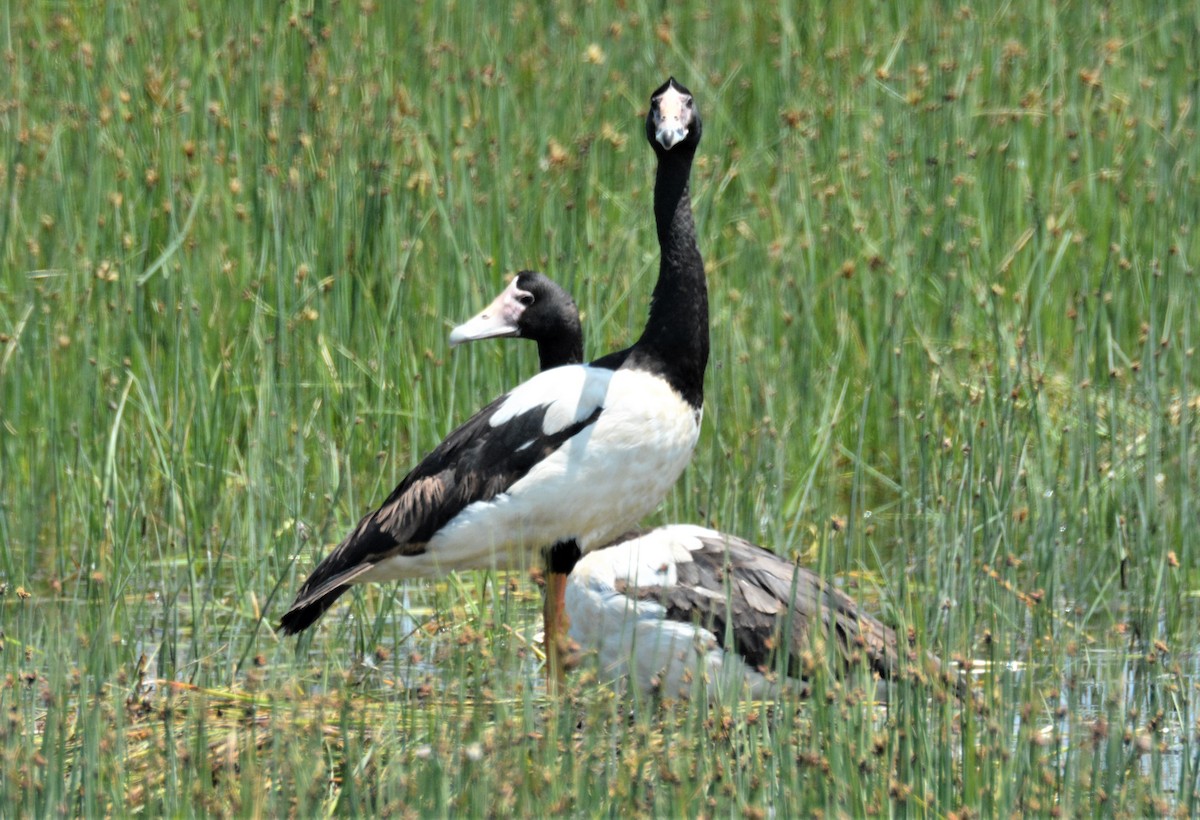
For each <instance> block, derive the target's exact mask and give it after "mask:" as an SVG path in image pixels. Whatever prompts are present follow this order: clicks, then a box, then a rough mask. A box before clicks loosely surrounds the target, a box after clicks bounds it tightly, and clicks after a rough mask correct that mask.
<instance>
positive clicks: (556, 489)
mask: <svg viewBox="0 0 1200 820" xmlns="http://www.w3.org/2000/svg"><path fill="white" fill-rule="evenodd" d="M700 135H701V122H700V115H699V111H698V109H697V107H696V105H695V102H694V99H693V97H692V95H691V93H690V92H689V91H688V90H687V89H686V88H684V87H683V86H681V85H680V84H679V83H677V82H675V80H674V78H672V79H669V80H668V81H667V82H666V83H664V84H663V85H662V86H661V87H660V88H658V89H657V90H656V91H655V92H654V94H653V95H652V96H651V99H650V110H649V112H648V113H647V115H646V137H647V140H648V142H649V143H650V145H651V147H652V148H653V149H654V153H655V156H656V158H657V171H656V177H655V184H654V217H655V224H656V227H657V232H658V240H659V249H660V257H661V258H660V264H659V274H658V281H657V283H656V285H655V287H654V292H653V296H652V301H651V305H650V311H649V317H648V319H647V322H646V327H645V329H644V331H643V332H642V335H641V337H640V338H639V339H638V340H637V341H636V342H635V343H634V344H633V345H632V346H631V347H629V348H627V349H625V350H622V351H619V352H616V353H613V354H610V355H608V356H605V357H603V358H601V359H599V360H597V361H596V362H593V363H592V364H590V365H581V364H576V365H571V366H568V367H558V368H554V369H552V370H547V371H544V372H542V373H539V374H538V375H537V376H534V377H533V378H532V379H530V380H528V381H526V382H524V383H523V384H521V385H520V386H518V387H517V388H515V389H513V390H512V391H510V392H508V393H506V394H504V395H502V396H500V397H499V398H497V399H496V400H494V401H493V402H492V403H491V404H489V405H487V406H486V407H484V408H483V409H482V410H480V411H479V412H478V413H476V414H475V415H474V416H472V417H471V418H470V419H468V420H467V421H466V422H465V423H464V424H462V425H461V426H460V427H458V428H457V429H456V430H454V431H453V432H452V433H450V435H449V436H448V437H447V438H446V439H445V441H443V442H442V443H441V444H439V445H438V446H437V447H436V448H434V450H433V451H432V452H431V453H430V454H429V455H428V456H426V457H425V458H424V459H423V460H422V461H421V462H420V463H419V464H417V466H416V467H415V468H413V470H412V471H411V472H410V473H409V474H408V475H407V476H405V477H404V478H403V479H402V480H401V482H400V484H399V485H398V486H397V487H396V489H395V490H393V491H392V493H391V495H389V496H388V497H387V498H386V499H385V500H384V501H383V503H382V504H381V505H380V506H379V507H378V508H377V509H375V510H374V511H372V512H370V513H368V514H367V515H365V516H363V518H362V519H361V520H360V521H359V522H358V524H357V525H356V526H355V527H354V529H353V530H351V532H350V534H349V535H347V536H346V538H345V539H344V540H343V541H342V542H341V543H340V544H338V546H337V547H336V548H334V550H333V551H332V552H331V553H330V554H329V555H328V556H326V557H325V559H324V560H322V561H321V562H320V563H319V564H318V565H317V567H316V568H315V569H314V570H313V571H312V573H311V574H310V575H309V576H308V578H307V579H306V580H305V581H304V583H303V585H302V586H301V588H300V590H299V592H298V593H297V594H296V598H295V600H294V601H293V602H292V605H291V607H290V608H289V609H288V611H287V612H286V613H285V614H284V615H283V618H282V620H281V622H280V629H281V630H282V631H283V632H284V633H288V634H292V633H297V632H300V631H302V630H304V629H306V628H308V627H309V626H311V625H312V624H313V623H314V622H315V621H316V620H317V619H318V618H319V617H320V616H321V615H322V614H323V613H324V612H325V611H326V610H327V609H328V608H329V607H330V606H331V605H332V604H333V602H334V601H335V600H336V599H337V598H338V597H339V596H340V595H341V594H342V593H344V592H345V591H346V590H347V589H349V588H350V586H351V585H353V584H360V583H367V582H381V581H391V580H395V579H400V578H410V577H426V576H435V575H440V574H443V573H445V572H448V571H450V570H460V569H482V568H514V567H521V566H524V565H526V564H528V563H529V562H530V559H531V557H532V556H535V555H537V554H538V553H541V555H542V556H543V557H544V559H545V560H546V562H547V564H548V565H549V566H550V568H551V569H554V568H555V567H556V566H558V565H560V564H561V565H564V566H569V565H570V564H571V563H573V562H574V560H575V559H576V558H577V557H578V556H579V555H581V554H583V553H586V552H587V551H588V550H591V549H594V548H596V547H597V546H600V545H602V544H604V543H606V542H608V541H610V540H612V538H613V537H615V536H616V535H618V534H619V533H621V532H623V531H625V530H626V529H627V528H628V527H629V526H631V525H633V524H635V523H636V522H637V521H638V520H639V519H640V518H641V517H642V516H644V515H646V514H647V513H649V512H651V511H652V510H653V509H654V508H655V507H656V506H658V504H659V502H660V501H662V499H663V497H664V496H665V495H666V493H667V492H668V490H670V488H671V486H672V485H673V484H674V483H675V480H676V479H677V478H678V477H679V474H680V473H681V472H683V469H684V468H685V467H686V466H687V464H688V462H689V461H690V460H691V457H692V452H693V450H694V449H695V446H696V440H697V438H698V437H699V434H700V419H701V414H702V407H703V399H704V372H705V368H706V367H707V364H708V349H709V345H708V291H707V285H706V282H705V277H704V262H703V260H702V258H701V256H700V249H699V247H698V246H697V244H696V232H695V225H694V223H693V219H692V207H691V199H690V196H689V180H690V176H691V169H692V162H693V159H694V157H695V154H696V148H697V146H698V145H699V142H700Z"/></svg>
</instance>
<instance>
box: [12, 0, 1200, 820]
mask: <svg viewBox="0 0 1200 820" xmlns="http://www.w3.org/2000/svg"><path fill="white" fill-rule="evenodd" d="M706 5H707V6H708V10H705V11H699V10H683V9H676V8H666V7H664V5H660V4H647V3H641V2H621V3H617V4H615V5H609V4H606V3H593V4H575V3H557V2H545V3H530V2H518V3H514V4H509V7H508V8H507V9H504V10H503V11H500V10H493V9H492V8H491V7H490V5H489V4H477V3H453V2H451V3H435V2H425V3H395V4H393V3H386V2H377V3H376V2H354V3H347V2H342V3H338V2H318V3H315V4H311V5H310V4H308V3H303V2H297V3H290V2H289V3H279V2H257V3H248V4H245V5H242V4H236V5H235V4H228V5H225V4H220V3H184V2H163V3H152V2H129V3H101V2H62V3H51V2H37V3H20V2H14V1H13V0H8V1H7V2H4V3H3V4H2V7H3V15H2V16H0V52H2V56H3V61H4V67H3V70H0V396H2V405H0V589H2V591H3V594H2V596H0V633H2V634H0V806H3V807H5V808H3V809H0V814H7V813H9V812H13V813H16V814H27V815H42V814H51V813H54V814H58V813H63V814H103V813H112V814H125V813H132V812H147V813H153V814H159V813H168V814H175V815H181V814H190V813H192V812H197V813H200V812H205V813H207V812H215V813H219V814H238V815H241V814H251V815H252V814H264V815H279V814H287V813H293V814H298V815H310V814H315V813H328V812H347V813H349V812H356V811H359V812H366V811H371V812H375V811H383V810H389V811H399V810H405V811H408V812H411V813H441V812H450V811H459V812H463V813H468V814H476V813H484V812H488V811H494V812H497V813H501V812H508V811H517V810H519V811H524V812H530V811H555V812H578V813H583V814H590V815H604V814H610V813H612V814H615V813H617V812H624V811H633V812H640V813H646V814H650V813H675V814H687V815H694V814H698V813H702V814H728V813H731V812H745V813H747V814H749V815H750V816H755V815H757V816H763V815H764V814H767V813H772V812H775V813H779V814H780V815H784V816H785V815H786V814H788V813H792V812H799V811H804V812H809V811H813V810H816V809H823V810H825V811H828V812H832V813H838V814H841V813H845V814H848V815H859V814H864V813H869V812H881V813H893V812H899V813H906V814H907V813H912V814H918V815H920V814H926V813H928V814H931V815H936V816H940V815H947V814H950V813H951V812H955V813H960V814H969V813H984V814H993V813H994V814H1007V813H1010V812H1034V813H1058V812H1061V813H1065V814H1077V813H1084V814H1087V813H1093V812H1095V813H1106V812H1109V811H1120V812H1124V813H1130V814H1147V813H1153V812H1161V811H1168V810H1178V811H1183V812H1188V811H1196V810H1197V808H1198V806H1197V799H1198V798H1197V771H1198V768H1200V743H1198V741H1197V731H1198V725H1197V714H1196V711H1195V698H1196V694H1197V693H1196V684H1197V681H1198V678H1197V664H1196V652H1197V649H1198V648H1200V647H1198V641H1200V629H1198V627H1197V612H1196V609H1197V606H1196V595H1197V590H1198V589H1200V541H1198V533H1200V526H1198V525H1200V511H1198V504H1197V499H1196V487H1197V486H1198V485H1197V478H1198V476H1197V471H1198V469H1197V463H1198V461H1200V449H1198V447H1197V444H1198V435H1197V414H1198V408H1200V405H1198V401H1197V396H1198V393H1197V389H1198V387H1200V379H1198V375H1200V366H1198V364H1197V357H1196V355H1195V347H1196V344H1197V342H1198V341H1200V339H1198V338H1197V337H1198V336H1200V331H1198V330H1197V315H1198V310H1200V288H1198V287H1197V277H1196V273H1195V268H1196V265H1197V263H1198V260H1200V239H1198V234H1197V232H1196V218H1197V214H1200V192H1198V185H1197V183H1198V181H1200V180H1198V174H1200V170H1198V165H1200V147H1198V145H1197V133H1196V131H1197V118H1198V116H1200V80H1198V79H1197V78H1200V65H1198V62H1200V7H1197V6H1196V5H1195V4H1194V3H1187V2H1178V3H1165V4H1161V8H1154V9H1152V10H1151V9H1150V8H1149V7H1148V6H1147V7H1145V9H1146V10H1143V6H1142V4H1135V3H1112V4H1085V3H1073V2H1061V3H1052V2H1030V3H1020V4H1009V3H1003V4H993V3H983V4H969V5H963V6H958V5H955V4H938V3H917V4H892V3H849V4H841V7H839V10H836V11H824V10H822V7H823V6H824V5H825V4H810V7H801V6H799V5H797V6H792V5H790V4H780V5H778V6H774V7H771V6H767V5H764V4H762V3H753V2H743V1H742V0H715V2H712V3H709V4H706ZM497 8H499V6H498V7H497ZM669 74H674V75H675V76H676V77H678V78H679V79H680V80H681V81H683V82H684V83H685V84H687V85H689V86H690V87H691V88H692V90H693V91H694V92H695V93H696V95H697V98H698V102H699V106H700V108H701V110H702V112H703V114H704V116H705V136H704V141H703V143H702V145H701V151H700V156H699V160H698V163H697V167H696V169H695V174H694V178H693V193H694V202H695V210H696V217H697V222H698V227H699V232H700V241H701V247H702V250H703V252H704V254H705V259H706V262H707V265H708V268H709V281H710V289H711V304H712V340H713V359H712V367H711V370H710V374H709V380H708V407H707V411H706V418H705V426H704V431H703V436H702V439H701V444H700V447H699V450H698V452H697V455H696V459H695V461H694V463H693V465H692V466H691V467H690V468H689V470H688V472H687V473H686V475H685V477H684V478H683V480H681V482H680V484H679V485H678V488H677V489H676V491H675V492H674V493H673V495H672V496H671V497H670V498H669V499H668V500H667V502H666V503H665V504H664V506H663V508H662V511H661V512H660V513H659V514H658V515H657V516H656V518H655V519H654V520H657V521H688V522H707V523H711V524H713V525H716V526H719V527H721V528H722V529H726V530H728V531H730V532H734V533H737V534H740V535H744V536H747V537H750V538H752V539H753V540H756V541H759V542H760V543H763V544H764V545H767V546H769V547H770V548H772V549H774V550H776V551H778V552H780V553H782V554H785V555H789V556H794V557H797V558H798V559H800V560H803V561H804V562H806V563H807V564H809V565H812V566H815V567H818V568H820V570H821V571H822V572H825V573H827V574H829V575H830V576H831V577H834V578H836V579H837V580H838V581H839V582H840V583H842V584H844V586H845V587H846V588H847V590H848V591H849V592H851V594H853V595H854V596H855V597H856V598H858V599H859V600H860V601H862V602H863V604H864V606H865V607H866V608H867V609H868V610H869V611H872V612H875V613H877V614H879V615H880V616H881V617H882V618H883V619H884V620H886V621H887V622H889V623H891V624H893V625H895V626H897V628H898V629H900V630H901V632H902V634H908V635H910V636H911V641H912V643H913V645H914V647H915V648H916V649H917V650H920V649H924V648H928V649H930V650H933V651H936V652H938V653H939V654H940V655H942V656H943V657H945V658H955V659H960V660H970V661H972V662H973V663H974V664H975V666H976V667H977V669H978V675H977V678H976V682H975V686H976V689H977V692H978V700H977V702H975V703H971V704H968V705H966V706H964V705H962V704H958V703H955V702H954V701H953V700H947V699H946V698H945V697H944V696H943V697H939V696H938V695H937V691H936V688H931V687H923V686H920V685H918V684H915V683H911V682H906V683H904V684H901V685H900V686H898V687H896V688H895V689H894V691H893V692H892V696H893V697H892V706H891V707H890V708H889V709H888V710H887V711H879V710H877V709H876V708H875V707H873V706H872V705H871V704H870V702H869V699H867V698H864V697H863V691H869V685H867V682H864V681H861V680H857V679H853V678H852V679H851V680H848V681H846V682H843V683H838V682H835V681H834V680H832V679H830V678H829V676H828V675H827V674H818V675H817V678H816V683H815V690H816V695H815V697H814V698H813V699H812V700H811V701H810V702H807V703H804V704H796V703H790V702H785V703H779V704H761V703H755V704H744V703H743V704H738V703H734V704H725V705H723V706H715V707H711V708H710V707H709V706H707V705H705V704H704V703H703V702H695V701H693V702H691V703H665V704H662V703H655V702H653V701H652V700H647V701H643V702H636V703H635V702H634V700H632V699H630V698H626V697H618V696H616V695H614V693H613V692H612V691H611V690H610V689H608V688H607V687H605V686H602V685H600V684H598V683H597V682H595V681H594V680H592V679H591V678H590V676H589V674H588V673H587V672H586V671H581V672H580V673H578V674H576V675H575V676H573V677H572V678H571V680H570V682H569V684H568V687H567V689H568V691H567V693H566V695H565V696H564V697H563V698H561V699H550V698H547V697H546V695H545V692H544V689H543V687H542V683H541V676H540V667H539V666H538V657H537V649H536V646H535V644H534V642H533V636H534V633H535V632H536V631H537V629H538V627H539V625H538V620H537V603H538V600H539V597H538V590H537V587H536V586H535V585H534V584H533V583H532V582H531V580H530V579H529V578H528V576H527V574H526V573H512V574H509V575H503V576H499V577H496V576H492V575H488V574H483V573H477V574H464V575H461V576H455V577H452V578H449V579H446V580H443V581H441V582H437V583H433V582H413V583H407V584H402V585H397V586H394V587H393V586H384V587H377V588H371V589H366V590H361V591H357V592H356V593H355V594H353V595H350V596H347V598H346V602H345V603H344V604H342V605H340V606H339V607H338V608H336V609H335V610H333V611H332V612H331V613H330V614H329V615H328V616H327V617H326V618H325V619H324V620H323V621H322V622H321V623H320V625H319V627H318V628H317V629H316V630H314V632H313V633H312V635H311V636H306V637H304V638H303V639H302V640H300V641H299V643H298V644H297V642H295V641H293V640H283V639H281V638H280V637H278V636H276V635H275V634H274V633H273V632H272V630H271V628H270V627H271V625H272V624H273V623H274V622H275V621H276V620H277V619H278V617H279V615H280V614H281V612H282V610H283V607H284V606H285V605H286V603H287V601H288V600H290V597H291V595H292V594H293V592H294V590H295V589H296V587H297V585H298V583H299V582H300V580H301V579H302V578H303V577H304V575H305V574H306V572H307V571H308V570H309V569H311V567H312V566H313V565H314V563H315V562H316V560H318V559H319V557H320V556H321V555H322V554H323V553H324V552H325V550H326V549H327V547H328V546H329V545H330V544H332V543H334V542H336V541H337V540H339V539H340V538H341V536H342V535H343V534H344V532H345V530H346V528H347V527H349V526H350V525H352V523H353V522H354V521H356V520H357V518H358V517H359V515H361V514H362V513H363V512H364V511H365V510H366V509H368V508H369V507H370V506H371V505H372V504H373V503H376V502H377V501H378V500H379V499H380V498H382V497H383V496H384V495H385V494H386V493H387V492H388V491H389V490H390V489H391V487H392V486H393V485H394V483H395V482H396V481H397V480H398V479H399V478H400V477H401V476H402V475H403V474H404V472H405V471H406V470H407V469H408V468H409V467H411V466H412V465H413V464H414V463H415V461H416V460H417V459H418V458H419V457H420V456H421V455H422V454H423V453H424V452H426V451H427V450H428V449H429V448H430V447H431V446H433V444H435V443H436V442H437V441H438V440H440V439H441V437H442V436H443V435H444V434H445V433H447V432H448V431H449V430H450V429H451V428H452V427H453V426H454V424H455V423H456V422H457V421H459V420H461V419H463V418H465V417H466V416H467V414H468V413H469V412H471V411H473V410H474V409H476V408H477V407H478V406H480V405H481V404H482V403H483V402H484V401H485V400H486V399H488V398H490V397H492V396H494V395H495V394H497V393H498V392H499V391H501V390H503V389H504V387H505V386H506V385H511V384H513V383H514V382H515V381H517V380H518V378H520V377H521V376H523V375H527V374H529V373H530V372H531V371H532V370H533V368H534V367H535V366H536V357H535V355H534V352H533V351H532V350H529V349H521V346H520V345H517V344H511V343H510V344H508V345H506V346H503V349H502V345H500V344H494V345H477V346H474V347H472V348H470V349H467V350H462V351H454V352H453V353H452V352H451V351H449V350H448V349H447V346H446V332H447V330H448V329H449V327H450V325H451V324H452V323H453V322H454V321H455V320H459V319H462V318H464V317H466V316H468V315H469V314H471V313H473V312H474V311H475V310H477V309H478V308H479V307H480V306H481V305H482V304H483V303H484V300H485V299H486V298H489V297H490V295H491V294H493V293H494V292H495V291H496V290H497V289H498V288H499V287H500V285H501V284H502V282H503V281H504V279H505V277H506V275H507V274H508V273H510V272H512V271H514V270H516V269H518V268H522V267H533V268H539V269H541V270H544V271H545V272H547V273H548V274H550V275H551V276H554V277H555V278H557V279H558V280H559V281H561V282H563V283H564V284H565V285H567V286H568V287H570V288H571V289H572V290H573V292H574V293H575V294H576V296H577V298H578V299H579V302H580V304H581V306H582V307H583V308H584V310H585V312H586V322H587V334H588V340H587V341H588V350H589V351H590V352H592V353H597V352H600V351H605V350H609V349H613V348H614V347H616V346H623V345H624V344H627V343H628V341H629V340H631V339H632V338H633V337H634V336H635V334H636V333H637V332H639V331H640V328H641V326H642V324H643V322H644V317H645V311H646V304H647V300H648V296H649V293H650V290H651V288H652V285H653V281H654V277H655V275H656V273H657V264H658V263H657V246H656V242H655V236H654V230H653V222H652V215H651V192H652V178H653V160H652V154H651V152H650V150H649V149H648V148H647V147H646V145H645V144H644V138H643V136H642V126H641V117H642V115H643V114H644V111H645V106H646V99H647V96H648V94H649V92H650V91H651V90H652V89H653V88H654V87H656V86H657V85H658V84H659V83H660V82H662V80H663V79H665V77H666V76H667V75H669ZM812 661H813V663H814V665H815V666H816V667H817V669H818V671H819V670H820V668H821V667H822V666H823V665H824V658H823V657H822V656H821V653H820V652H819V648H816V651H814V654H813V658H812Z"/></svg>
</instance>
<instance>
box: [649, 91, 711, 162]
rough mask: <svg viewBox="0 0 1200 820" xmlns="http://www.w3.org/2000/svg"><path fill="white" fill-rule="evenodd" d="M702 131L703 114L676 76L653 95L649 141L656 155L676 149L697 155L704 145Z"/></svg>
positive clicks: (651, 96) (690, 93)
mask: <svg viewBox="0 0 1200 820" xmlns="http://www.w3.org/2000/svg"><path fill="white" fill-rule="evenodd" d="M701 130H702V129H701V125H700V112H699V111H698V110H697V109H696V105H695V103H694V101H693V100H692V92H690V91H688V90H687V89H686V88H685V87H683V86H682V85H680V84H679V83H678V82H676V81H675V78H674V77H672V78H670V79H669V80H667V81H666V82H665V83H663V84H662V85H661V86H659V87H658V89H657V90H656V91H655V92H654V93H653V94H652V95H650V111H649V113H648V114H647V115H646V139H647V140H648V141H649V142H650V145H651V146H652V147H653V148H654V151H655V153H658V154H662V153H665V152H667V151H671V150H672V149H675V148H676V146H679V147H681V148H685V149H688V150H691V151H693V152H694V151H695V150H696V146H697V145H699V144H700V133H701Z"/></svg>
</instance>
